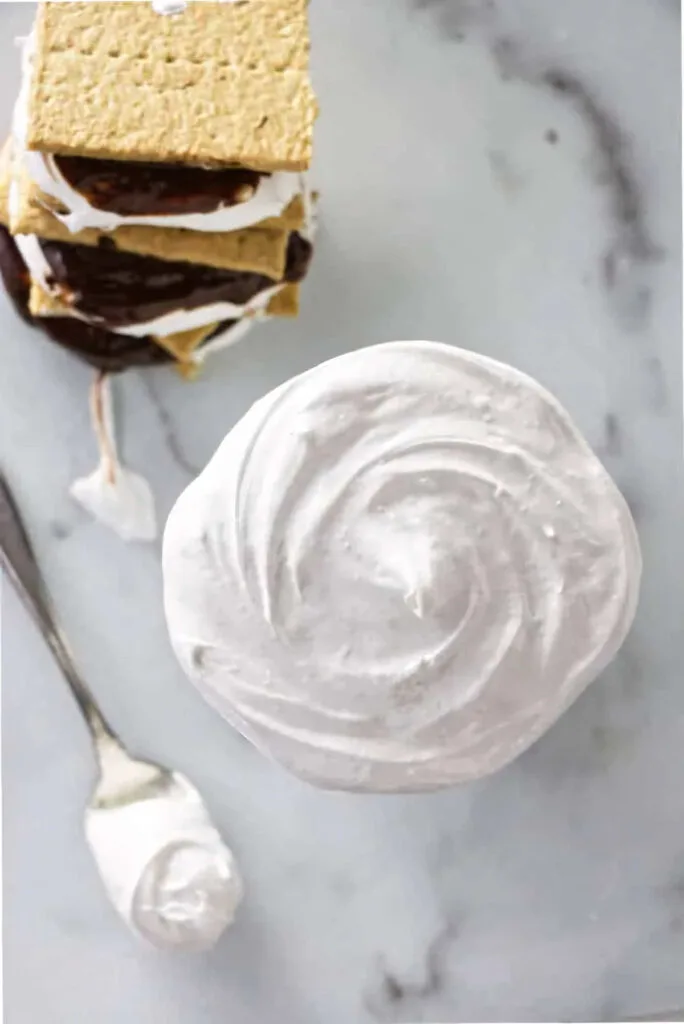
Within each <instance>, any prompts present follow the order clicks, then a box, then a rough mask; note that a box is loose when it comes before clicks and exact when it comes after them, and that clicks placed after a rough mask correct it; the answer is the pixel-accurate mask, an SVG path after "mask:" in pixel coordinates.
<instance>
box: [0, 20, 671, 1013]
mask: <svg viewBox="0 0 684 1024" xmlns="http://www.w3.org/2000/svg"><path fill="white" fill-rule="evenodd" d="M30 13H31V12H30V5H28V4H18V3H17V4H15V3H2V4H1V5H0V29H1V32H0V69H1V70H0V81H1V82H2V86H3V88H2V94H1V96H0V120H1V121H2V125H3V126H7V125H8V123H9V114H10V104H11V101H12V97H13V94H14V92H15V90H16V85H17V71H18V53H17V52H16V51H15V49H14V47H13V45H12V38H13V36H14V35H15V34H17V33H19V32H20V31H21V30H23V28H24V27H25V25H26V24H27V22H28V20H29V17H30ZM311 18H312V33H313V44H314V59H313V70H314V76H315V83H316V86H317V89H318V92H319V95H320V100H321V105H322V117H321V120H320V122H319V129H318V137H317V145H318V151H317V167H316V178H317V182H318V184H319V185H320V187H321V189H322V192H323V197H324V198H323V221H322V230H321V235H320V244H319V249H318V254H317V258H316V262H315V267H314V270H313V272H312V275H311V279H310V281H309V284H308V287H307V289H306V295H305V299H304V308H303V312H302V316H301V318H300V320H299V321H297V322H295V323H292V324H290V325H287V324H271V325H267V326H265V327H263V328H261V329H259V330H257V331H255V332H254V333H253V334H252V335H251V336H250V337H249V339H248V340H247V341H246V342H244V343H242V344H241V345H240V346H239V347H237V348H235V349H233V350H231V351H228V352H227V353H225V354H224V355H222V356H220V357H218V358H217V359H216V361H215V362H214V363H213V364H212V365H211V372H210V373H208V374H207V375H206V376H205V377H204V378H203V379H201V380H199V381H198V382H196V383H194V384H192V385H188V384H185V383H183V382H182V381H181V380H180V379H179V378H177V377H176V376H175V375H174V373H173V372H171V371H167V370H165V371H155V372H151V373H146V374H142V373H133V374H131V375H129V376H127V377H126V378H125V379H124V380H122V381H120V382H119V383H118V385H117V387H116V396H115V397H116V403H117V407H118V411H119V414H120V422H121V425H122V447H123V451H124V454H125V458H126V461H127V463H128V464H129V465H130V466H131V467H132V468H134V469H137V470H139V471H141V472H143V473H145V474H146V475H147V476H148V477H149V478H150V479H151V480H152V482H153V485H154V487H155V491H156V493H157V495H158V497H159V503H160V510H161V512H162V513H163V514H165V513H166V512H167V511H168V509H169V508H170V506H171V503H172V502H173V500H174V498H175V497H176V495H177V494H178V493H179V491H180V490H181V489H182V488H183V486H184V485H185V484H186V483H187V482H188V481H189V480H190V478H191V477H192V475H193V474H194V473H195V472H196V470H197V469H198V468H199V467H201V466H202V464H203V463H204V462H205V460H206V459H207V458H208V456H209V455H210V454H211V452H212V451H213V449H214V447H215V446H216V444H217V443H218V441H219V440H220V438H221V437H222V436H223V434H224V433H225V431H226V430H227V429H228V428H229V427H230V426H231V425H232V424H233V423H234V422H235V420H236V419H237V418H238V417H239V416H240V415H241V413H242V412H243V411H244V410H245V409H246V408H247V407H248V405H249V404H250V403H251V402H252V401H253V399H255V398H256V397H257V396H259V395H261V394H262V393H263V392H264V391H266V390H267V389H269V388H271V387H272V386H274V385H276V384H278V383H279V382H280V381H282V380H283V379H284V378H285V377H287V376H289V375H290V374H292V373H293V372H295V371H298V370H301V369H304V368H305V367H308V366H310V365H312V364H313V363H314V362H317V361H319V360H320V359H322V358H324V357H328V356H331V355H334V354H337V353H339V352H342V351H345V350H347V349H350V348H355V347H358V346H361V345H366V344H370V343H373V342H377V341H384V340H389V339H392V338H398V337H423V338H433V339H437V340H444V341H450V342H454V343H458V344H461V345H463V346H465V347H469V348H473V349H475V350H477V351H481V352H484V353H486V354H488V355H492V356H495V357H500V358H502V359H504V360H507V361H509V362H512V363H514V364H516V365H517V366H519V367H520V368H521V369H523V370H525V371H528V372H529V373H531V374H533V375H534V376H536V377H538V378H539V379H540V380H541V381H542V382H543V383H544V384H545V385H547V386H548V387H549V388H550V389H552V390H553V391H554V392H555V393H556V394H557V395H558V397H559V398H560V399H561V400H562V401H563V403H564V404H565V405H566V406H567V408H568V409H569V410H570V412H571V413H572V415H573V416H574V418H575V419H576V420H577V422H578V423H579V424H580V426H581V428H582V429H583V431H584V432H585V434H586V435H587V437H588V438H589V440H590V441H591V443H592V444H593V446H594V447H595V449H596V450H597V451H598V452H599V453H600V454H601V456H602V457H603V459H604V460H605V463H606V465H607V466H608V467H609V469H610V470H611V471H612V473H613V474H614V476H615V477H616V479H617V481H618V482H619V484H620V486H621V487H622V489H623V491H624V493H625V495H626V496H627V498H628V500H629V502H630V505H631V507H632V509H633V512H634V515H635V517H636V520H637V523H638V526H639V529H640V533H641V537H642V541H643V548H644V556H645V563H646V571H645V579H644V587H643V599H642V602H641V609H640V613H639V617H638V621H637V624H636V628H635V629H634V632H633V634H632V635H631V637H630V639H629V641H628V643H627V645H626V646H625V648H624V650H623V652H622V653H621V655H620V656H619V658H618V660H617V661H616V662H615V664H614V665H613V667H612V668H611V669H610V670H609V671H608V672H607V673H606V674H605V676H604V678H603V679H602V680H601V681H600V682H598V683H597V684H596V685H594V686H593V687H592V688H591V689H590V691H589V692H588V693H587V694H585V696H583V697H582V698H581V699H580V700H579V702H578V703H577V704H576V705H575V706H574V707H573V709H572V710H571V711H570V713H568V714H567V715H566V717H565V718H564V719H563V720H562V721H561V722H560V724H558V725H557V726H556V727H555V728H554V729H552V731H551V732H550V733H549V734H548V735H547V736H546V737H545V738H544V739H543V740H542V741H541V742H540V743H538V744H537V745H536V746H535V747H534V748H533V749H532V750H531V751H530V752H529V753H528V754H526V755H525V756H523V757H522V758H521V759H520V760H519V761H518V762H516V763H515V764H514V765H513V766H512V767H511V768H509V769H507V770H506V771H504V772H502V773H501V774H499V775H498V776H496V777H494V778H492V779H489V780H486V781H483V782H481V783H478V784H475V785H470V786H467V787H463V788H460V789H455V790H452V791H450V792H444V793H440V794H438V795H434V796H422V797H412V798H406V797H396V798H395V797H392V798H388V797H384V798H375V797H360V796H346V795H339V794H337V795H328V794H325V793H322V792H317V791H315V790H313V789H311V788H308V787H307V786H306V785H304V784H303V783H300V782H297V781H295V780H293V779H290V778H289V777H287V776H286V775H285V774H284V773H283V772H282V771H281V770H280V769H278V768H276V767H274V766H272V765H271V764H269V763H268V762H267V761H266V760H264V759H263V758H262V757H261V756H260V755H259V754H257V753H256V752H255V751H253V750H252V748H251V747H249V746H248V745H247V744H246V743H245V742H244V741H243V740H241V739H240V738H239V737H238V736H236V735H234V734H233V733H232V732H231V731H230V730H229V729H228V728H227V727H226V726H224V724H223V723H222V722H221V721H220V720H219V718H218V717H216V716H215V715H214V714H213V713H212V712H211V711H210V710H209V708H208V707H206V706H205V705H204V704H203V702H202V701H201V699H200V698H199V696H197V695H196V693H195V692H194V691H193V690H192V689H191V687H190V686H189V685H188V684H187V683H186V682H185V681H184V679H183V678H182V676H181V673H180V670H179V669H178V667H177V666H176V664H175V662H174V660H173V657H172V655H171V652H170V649H169V645H168V642H167V638H166V634H165V628H164V622H163V617H162V608H161V601H160V586H161V579H160V556H159V547H158V545H156V546H155V545H153V546H137V547H136V546H133V547H127V546H125V545H124V544H123V543H122V542H121V541H119V540H117V538H116V537H114V536H113V535H111V534H109V533H107V532H106V531H105V530H104V529H103V528H101V527H99V526H97V525H96V524H94V523H92V522H91V521H89V520H88V519H87V518H86V516H85V514H83V513H82V512H81V511H80V510H79V509H78V508H77V507H76V506H75V505H74V504H73V503H72V502H71V500H70V499H69V497H68V494H67V488H68V484H69V482H70V481H71V480H72V479H73V478H74V477H75V476H78V475H81V474H83V473H84V472H87V471H88V470H89V469H91V468H92V467H93V465H94V459H95V450H94V442H93V439H92V435H91V431H90V428H89V424H88V408H87V388H88V384H89V381H90V374H89V372H88V370H87V369H86V368H84V367H83V366H81V365H80V364H78V363H77V362H75V361H73V360H71V359H70V358H69V357H67V356H66V355H65V354H64V353H62V352H61V351H59V350H58V349H57V348H55V347H53V346H51V345H49V344H48V343H46V342H45V341H44V340H43V339H42V338H41V337H40V336H39V335H38V334H37V333H35V332H32V331H31V330H29V329H28V328H26V327H25V326H23V325H22V324H21V323H19V322H18V321H17V319H16V318H15V317H14V315H13V314H12V312H11V311H10V309H9V306H8V304H7V302H6V301H5V299H4V296H2V297H1V298H0V327H1V331H0V346H1V350H2V360H1V363H0V365H1V367H2V369H1V372H0V465H1V466H2V467H3V469H4V471H5V472H6V474H7V476H8V477H9V479H10V481H11V482H12V484H13V485H14V487H15V489H16V492H17V495H18V498H19V499H20V502H21V504H22V507H23V508H24V509H25V512H26V516H27V519H28V523H29V525H30V529H31V532H32V535H33V537H34V539H35V545H36V548H37V552H38V554H39V556H40V559H41V562H42V564H43V566H44V568H45V573H46V575H47V578H48V581H49V584H50V587H51V589H52V591H53V594H54V596H55V599H56V602H57V604H58V606H59V610H60V612H61V616H62V619H63V623H64V626H65V628H66V631H67V633H68V634H69V636H70V637H71V638H72V643H73V646H74V647H75V649H76V651H77V654H78V658H79V661H80V664H81V666H82V668H83V670H84V672H85V674H86V677H87V678H88V679H89V680H90V681H91V682H92V686H93V688H94V689H95V690H96V692H97V694H98V695H99V697H100V699H101V701H102V704H103V705H104V707H105V709H106V712H107V714H108V715H109V716H110V717H111V719H112V721H113V722H114V724H115V725H116V726H117V727H118V728H119V729H120V730H121V731H122V733H123V734H124V735H125V737H126V738H127V739H128V740H129V741H130V743H131V745H132V747H133V749H134V750H135V751H137V752H139V753H141V754H145V755H148V756H150V757H152V758H155V759H158V760H160V761H162V762H165V763H173V764H174V765H177V766H179V767H180V768H181V769H182V770H184V771H186V772H187V773H188V774H189V775H190V776H191V777H192V778H193V779H194V780H195V782H196V783H197V784H198V785H199V786H200V787H201V789H202V790H203V791H204V792H205V793H206V796H207V798H208V801H209V803H210V805H211V807H212V810H213V812H214V814H215V816H216V819H217V821H218V822H219V823H220V825H221V828H222V830H223V831H224V833H225V834H226V836H227V837H228V839H229V840H230V842H231V844H232V845H233V847H234V849H235V850H236V853H237V855H238V857H239V859H240V861H241V863H242V865H243V869H244V873H245V876H246V881H247V886H248V895H247V899H246V902H245V904H244V907H243V909H242V912H241V914H240V917H239V920H238V923H237V924H236V926H235V927H234V928H233V929H232V930H231V931H230V932H229V934H228V935H227V936H226V937H225V939H224V940H223V941H222V942H221V944H220V945H219V947H218V948H217V949H216V950H215V951H213V952H212V953H210V954H207V955H202V956H195V957H193V956H188V957H185V958H184V957H173V956H169V955H162V954H159V953H155V952H153V951H148V950H147V949H144V948H141V947H140V946H138V945H137V944H136V943H135V942H134V941H133V940H132V939H131V938H130V937H129V936H128V934H127V933H126V932H125V931H124V929H123V927H122V926H121V925H120V924H119V921H118V919H117V918H116V917H115V914H114V911H113V910H111V909H110V907H109V905H108V904H107V902H106V900H105V897H104V895H103V892H102V891H101V888H100V884H99V881H98V878H97V876H96V873H95V869H94V867H93V865H92V863H91V861H90V858H89V855H88V853H87V852H86V848H85V845H84V841H83V835H82V826H81V815H82V808H83V804H84V802H85V800H86V798H87V795H88V793H89V789H90V786H91V784H92V779H93V774H92V765H91V760H90V754H89V749H88V743H87V739H86V736H85V732H84V730H83V728H82V725H81V722H80V721H79V719H78V716H77V714H76V712H75V710H74V708H73V706H72V704H71V702H70V698H69V696H68V695H67V693H66V691H65V690H64V688H63V687H62V685H61V683H60V679H59V676H58V674H57V671H56V669H55V668H54V666H53V665H52V663H51V661H50V658H49V655H48V654H47V652H46V650H45V648H44V647H43V645H42V643H41V641H40V640H39V639H38V637H37V635H36V633H35V631H34V629H33V627H32V625H31V624H30V622H29V621H28V620H27V618H26V616H25V615H24V613H23V611H22V610H21V609H20V607H19V605H18V604H17V602H16V601H15V599H14V596H13V594H11V593H10V592H9V590H8V588H5V591H4V594H3V606H2V616H3V622H2V627H3V632H2V642H3V651H2V654H3V666H2V667H3V715H4V723H3V724H4V729H3V741H4V762H3V768H4V793H3V795H4V801H5V819H4V823H5V854H4V857H5V862H4V870H5V1004H6V1013H7V1020H8V1022H9V1024H36V1022H38V1021H40V1024H64V1022H65V1021H69V1022H70V1024H80V1022H82V1021H84V1022H85V1021H91V1020H95V1021H97V1022H98V1024H119V1022H120V1021H122V1020H135V1021H136V1024H157V1022H163V1024H194V1022H198V1024H199V1022H202V1024H225V1022H228V1021H230V1024H272V1022H273V1024H275V1022H278V1024H320V1022H321V1021H323V1022H325V1024H375V1022H402V1021H404V1022H407V1021H419V1020H421V1021H440V1022H444V1021H499V1020H501V1021H504V1020H528V1021H542V1020H546V1021H551V1020H554V1021H555V1020H573V1021H584V1020H587V1019H590V1020H611V1019H618V1018H619V1019H622V1018H623V1017H624V1016H636V1015H639V1014H642V1013H644V1014H645V1013H656V1012H659V1011H662V1010H664V1009H667V1008H669V1007H671V1006H677V1005H684V811H683V797H682V793H684V759H683V758H682V750H683V749H684V687H682V663H683V660H684V634H683V631H682V613H683V609H684V572H683V571H682V568H683V564H684V539H683V538H684V534H683V531H682V507H683V498H684V481H683V479H682V408H681V396H682V380H681V319H680V281H681V260H680V226H681V214H680V163H679V157H680V132H679V119H680V114H679V110H680V104H679V96H680V89H679V41H680V23H679V4H678V3H676V2H668V0H601V2H600V3H597V2H596V0H563V3H549V2H548V0H500V2H498V3H497V2H493V0H471V2H469V0H344V2H343V3H342V2H340V0H313V4H312V9H311Z"/></svg>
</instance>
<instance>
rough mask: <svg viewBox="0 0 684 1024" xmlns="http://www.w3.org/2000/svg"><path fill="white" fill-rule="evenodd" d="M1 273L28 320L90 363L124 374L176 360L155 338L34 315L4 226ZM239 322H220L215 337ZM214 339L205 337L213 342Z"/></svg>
mask: <svg viewBox="0 0 684 1024" xmlns="http://www.w3.org/2000/svg"><path fill="white" fill-rule="evenodd" d="M0 274H1V275H2V279H3V282H4V285H5V288H6V290H7V292H8V294H9V296H10V298H11V299H12V301H13V302H14V305H15V307H16V309H17V312H18V313H19V316H21V317H22V319H23V320H25V321H26V322H27V323H29V324H32V325H33V326H35V327H39V328H40V329H41V330H42V331H44V332H45V333H46V334H47V335H48V337H50V338H51V339H52V341H54V342H56V343H57V344H58V345H61V346H62V348H66V349H68V350H69V351H70V352H72V353H73V354H74V355H76V356H78V357H79V358H81V359H83V360H84V361H85V362H86V363H89V364H90V365H91V366H94V367H96V369H98V370H105V371H107V372H108V373H120V372H121V371H123V370H127V369H130V368H132V367H134V366H158V365H161V364H163V363H169V362H171V361H172V357H171V355H170V354H169V353H168V352H166V351H165V349H163V348H161V347H160V346H159V345H158V344H157V343H156V342H155V341H154V340H153V339H152V338H149V337H146V338H131V337H128V336H127V335H124V334H114V333H113V332H112V331H106V330H103V329H102V328H101V327H94V326H93V325H92V324H87V323H84V322H83V321H82V320H76V319H74V318H72V317H36V318H34V317H32V316H31V314H30V313H29V310H28V299H29V288H30V278H29V274H28V271H27V270H26V267H25V265H24V262H23V260H22V258H21V255H20V253H19V250H18V249H17V247H16V245H15V243H14V239H13V238H12V236H11V235H10V234H9V232H8V231H7V229H6V228H4V227H3V226H2V225H0ZM233 323H235V321H231V320H226V321H225V322H224V323H222V324H220V325H219V326H218V327H217V328H216V331H215V332H214V334H212V337H215V336H216V335H218V334H220V333H221V332H222V331H224V330H226V329H227V328H228V327H230V326H231V324H233ZM209 340H210V339H209V338H207V339H205V342H204V343H205V344H206V341H209Z"/></svg>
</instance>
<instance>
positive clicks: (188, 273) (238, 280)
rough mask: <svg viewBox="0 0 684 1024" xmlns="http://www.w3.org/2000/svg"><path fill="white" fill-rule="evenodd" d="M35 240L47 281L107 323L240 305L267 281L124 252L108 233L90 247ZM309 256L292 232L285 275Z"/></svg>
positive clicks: (302, 270) (290, 277) (298, 273)
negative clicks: (48, 274)
mask: <svg viewBox="0 0 684 1024" xmlns="http://www.w3.org/2000/svg"><path fill="white" fill-rule="evenodd" d="M40 244H41V248H42V250H43V253H44V255H45V258H46V260H47V262H48V264H49V266H50V270H51V272H52V280H51V282H50V284H51V285H56V286H57V288H58V289H59V290H60V291H61V292H62V294H63V296H64V298H65V300H66V301H68V302H70V303H71V304H72V305H73V307H74V309H77V310H78V311H79V312H81V313H83V314H84V315H86V316H88V317H92V318H93V319H94V320H97V321H101V322H102V324H106V325H108V326H110V327H123V326H127V325H130V324H138V323H145V321H147V320H154V319H156V318H157V317H160V316H163V315H164V314H165V313H171V312H175V311H176V310H179V309H183V310H190V309H198V308H199V307H201V306H208V305H211V304H212V303H215V302H231V303H234V304H235V305H240V306H242V305H244V304H245V303H247V302H249V301H250V299H253V298H254V297H255V296H256V295H258V294H259V292H261V291H264V289H266V288H270V287H272V285H273V281H272V280H271V279H270V278H269V277H265V276H264V275H262V274H250V273H245V272H244V271H237V270H221V269H218V268H216V267H205V266H200V265H199V264H196V263H181V262H171V261H167V260H158V259H155V258H154V257H151V256H138V255H136V254H133V253H124V252H121V251H120V250H118V249H116V248H115V247H114V243H113V242H112V241H111V239H109V238H103V239H102V241H101V243H100V245H99V247H98V248H97V249H95V250H94V249H92V248H90V247H89V246H84V245H71V244H65V243H63V242H49V241H46V240H45V239H41V240H40ZM310 259H311V244H310V242H308V241H306V239H304V238H302V237H301V235H298V234H296V233H293V234H292V235H291V236H290V241H289V244H288V251H287V262H286V270H285V280H286V281H289V282H296V281H300V280H301V279H302V278H303V277H304V275H305V274H306V271H307V269H308V266H309V262H310Z"/></svg>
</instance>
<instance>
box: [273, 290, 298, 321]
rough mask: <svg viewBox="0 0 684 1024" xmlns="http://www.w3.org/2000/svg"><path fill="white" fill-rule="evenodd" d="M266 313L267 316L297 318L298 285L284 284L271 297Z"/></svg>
mask: <svg viewBox="0 0 684 1024" xmlns="http://www.w3.org/2000/svg"><path fill="white" fill-rule="evenodd" d="M266 312H267V313H268V315H269V316H286V317H296V316H299V285H298V284H286V285H285V287H284V288H281V290H280V291H279V292H276V294H275V295H274V296H273V298H272V299H271V301H270V302H269V304H268V306H267V307H266Z"/></svg>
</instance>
